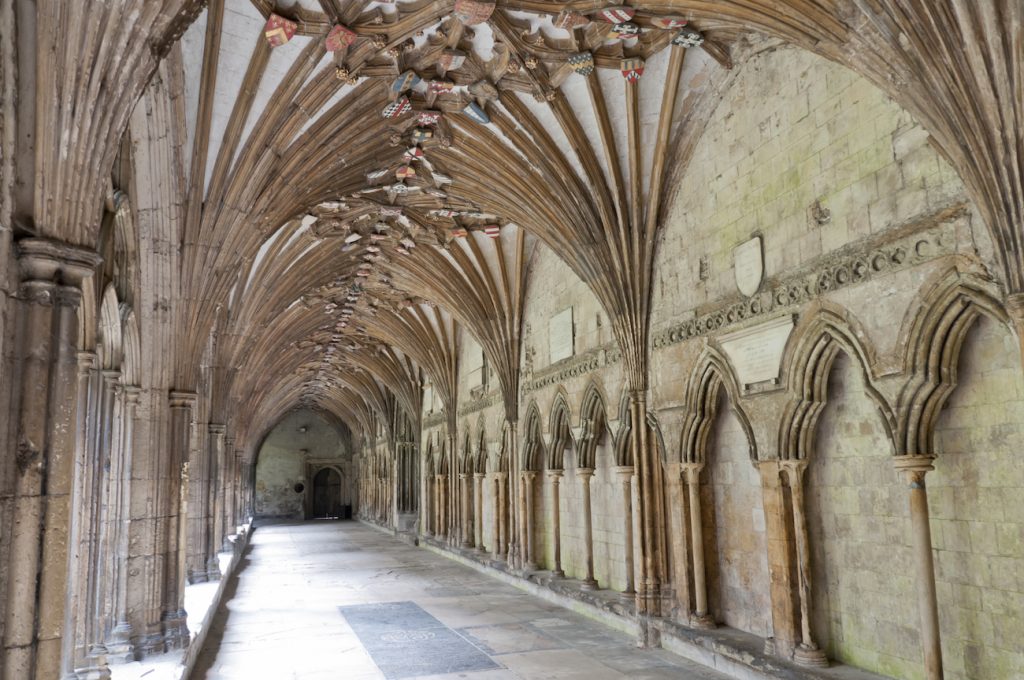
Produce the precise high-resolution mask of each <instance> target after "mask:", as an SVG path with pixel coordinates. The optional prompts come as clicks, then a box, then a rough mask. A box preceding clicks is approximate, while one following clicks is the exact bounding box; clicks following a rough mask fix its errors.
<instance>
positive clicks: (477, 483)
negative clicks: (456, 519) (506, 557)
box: [473, 472, 486, 552]
mask: <svg viewBox="0 0 1024 680" xmlns="http://www.w3.org/2000/svg"><path fill="white" fill-rule="evenodd" d="M485 479H486V475H484V473H482V472H474V473H473V505H474V508H475V510H474V515H475V516H476V521H475V522H474V523H473V530H474V531H473V537H474V541H475V543H476V549H477V550H479V551H480V552H483V551H484V480H485Z"/></svg>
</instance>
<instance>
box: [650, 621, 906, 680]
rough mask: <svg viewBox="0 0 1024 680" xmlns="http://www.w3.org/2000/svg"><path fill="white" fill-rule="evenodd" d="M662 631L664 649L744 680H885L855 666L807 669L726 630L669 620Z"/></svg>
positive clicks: (747, 636) (749, 636) (661, 626)
mask: <svg viewBox="0 0 1024 680" xmlns="http://www.w3.org/2000/svg"><path fill="white" fill-rule="evenodd" d="M652 625H654V626H655V627H656V628H657V629H658V630H660V631H661V646H662V647H663V648H664V649H667V650H668V651H670V652H673V653H675V654H678V655H679V656H681V657H683V658H686V659H689V660H690V661H695V662H697V663H699V664H703V665H704V666H707V667H709V668H713V669H715V670H716V671H719V672H721V673H725V674H726V675H729V676H731V677H734V678H742V679H743V680H748V679H755V678H756V679H757V680H762V679H763V678H772V679H775V680H882V679H883V678H885V677H886V676H882V675H876V674H874V673H870V672H868V671H865V670H861V669H859V668H854V667H852V666H844V665H842V664H833V665H832V666H829V667H828V668H807V667H804V666H800V665H798V664H795V663H793V662H791V661H787V660H785V659H780V658H778V657H776V656H772V655H770V654H767V653H765V651H764V647H765V641H764V639H763V638H760V637H758V636H756V635H752V634H750V633H744V632H743V631H739V630H736V629H735V628H727V627H725V626H723V627H720V628H715V629H713V630H697V629H694V628H688V627H686V626H683V625H681V624H679V623H676V622H675V621H671V620H668V619H653V620H652Z"/></svg>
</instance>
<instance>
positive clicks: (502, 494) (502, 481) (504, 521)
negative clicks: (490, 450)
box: [498, 472, 509, 559]
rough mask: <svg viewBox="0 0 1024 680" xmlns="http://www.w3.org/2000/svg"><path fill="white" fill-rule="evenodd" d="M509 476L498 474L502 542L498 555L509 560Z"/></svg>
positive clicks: (499, 519) (499, 525)
mask: <svg viewBox="0 0 1024 680" xmlns="http://www.w3.org/2000/svg"><path fill="white" fill-rule="evenodd" d="M507 487H508V474H507V473H504V472H499V473H498V510H499V513H498V532H499V533H500V534H501V540H500V542H499V543H498V555H499V557H500V558H502V559H508V543H509V540H508V490H507Z"/></svg>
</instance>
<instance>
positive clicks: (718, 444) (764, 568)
mask: <svg viewBox="0 0 1024 680" xmlns="http://www.w3.org/2000/svg"><path fill="white" fill-rule="evenodd" d="M701 477H702V479H701V496H702V498H701V510H702V519H703V522H704V532H703V533H704V551H705V554H706V555H707V556H708V562H707V563H708V566H709V568H708V569H707V574H708V580H707V583H708V604H709V605H710V607H711V613H712V614H713V615H714V617H715V619H716V620H718V621H721V622H723V623H725V624H726V625H728V626H731V627H733V628H737V629H739V630H744V631H747V632H749V633H754V634H755V635H760V636H761V637H770V636H771V634H772V622H771V600H770V596H769V593H768V560H767V555H768V550H767V542H766V538H765V519H764V509H763V504H762V500H761V476H760V474H758V471H757V468H756V467H755V465H754V461H752V460H751V459H750V444H749V442H748V441H747V437H746V433H744V431H743V428H742V426H741V425H740V423H739V421H738V420H737V418H736V416H735V414H733V413H732V411H731V410H730V408H729V401H728V399H727V398H726V397H725V396H724V395H721V396H720V398H719V403H718V416H717V418H716V420H715V425H714V429H713V430H712V434H711V441H710V442H709V444H708V454H707V465H706V466H705V469H704V471H703V473H702V475H701Z"/></svg>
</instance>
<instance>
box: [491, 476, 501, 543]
mask: <svg viewBox="0 0 1024 680" xmlns="http://www.w3.org/2000/svg"><path fill="white" fill-rule="evenodd" d="M492 481H493V482H494V499H493V500H494V514H493V515H492V516H491V532H492V533H493V535H494V550H492V551H491V554H492V556H493V557H494V559H495V560H498V559H501V520H500V516H501V508H500V507H499V506H498V502H499V498H500V496H501V494H500V492H499V487H500V486H501V479H500V477H499V475H498V473H497V472H495V473H494V477H493V478H492Z"/></svg>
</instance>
